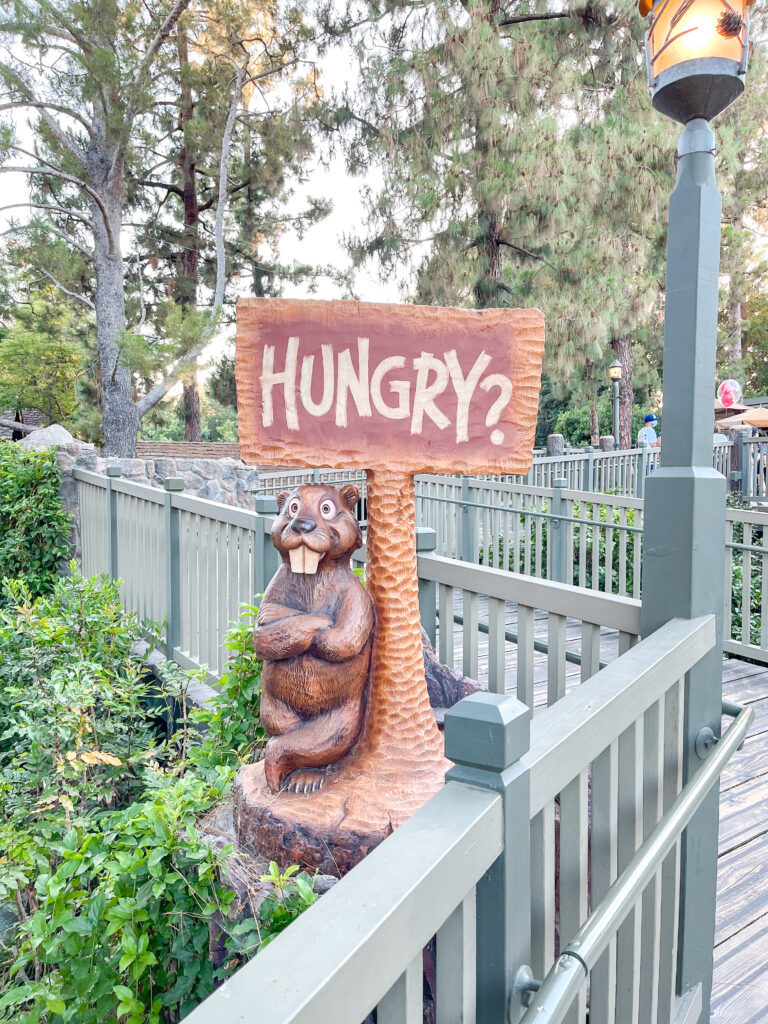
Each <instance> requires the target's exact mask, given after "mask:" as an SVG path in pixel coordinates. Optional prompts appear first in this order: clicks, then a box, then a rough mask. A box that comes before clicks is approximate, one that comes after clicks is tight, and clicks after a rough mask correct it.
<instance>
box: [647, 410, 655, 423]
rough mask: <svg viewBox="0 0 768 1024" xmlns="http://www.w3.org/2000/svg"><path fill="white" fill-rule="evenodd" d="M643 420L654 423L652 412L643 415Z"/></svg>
mask: <svg viewBox="0 0 768 1024" xmlns="http://www.w3.org/2000/svg"><path fill="white" fill-rule="evenodd" d="M645 422H646V423H655V422H656V417H655V416H654V415H653V413H652V412H649V413H648V415H647V416H646V417H645Z"/></svg>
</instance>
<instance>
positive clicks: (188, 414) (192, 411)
mask: <svg viewBox="0 0 768 1024" xmlns="http://www.w3.org/2000/svg"><path fill="white" fill-rule="evenodd" d="M183 383H184V393H183V398H182V404H183V408H184V440H185V441H201V440H202V433H201V426H202V423H201V413H200V392H199V391H198V389H197V377H196V376H195V375H194V374H190V376H188V377H185V378H184V382H183Z"/></svg>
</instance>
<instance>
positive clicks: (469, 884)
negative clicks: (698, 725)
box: [187, 617, 743, 1024]
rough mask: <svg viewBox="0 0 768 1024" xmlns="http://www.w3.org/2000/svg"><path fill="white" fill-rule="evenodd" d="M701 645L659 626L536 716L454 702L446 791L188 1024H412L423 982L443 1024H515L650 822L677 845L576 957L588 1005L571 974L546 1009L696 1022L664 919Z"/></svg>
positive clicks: (705, 638) (691, 633) (487, 700)
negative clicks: (586, 959)
mask: <svg viewBox="0 0 768 1024" xmlns="http://www.w3.org/2000/svg"><path fill="white" fill-rule="evenodd" d="M714 640H715V635H714V620H713V618H712V617H707V618H704V619H699V620H696V621H693V622H684V621H682V620H673V621H672V622H670V623H668V624H667V625H666V626H664V627H662V628H661V629H660V630H658V632H657V633H655V634H654V635H653V636H652V637H649V638H648V639H647V640H645V641H643V642H641V643H639V644H638V645H637V646H635V647H634V648H633V649H632V650H631V651H629V652H628V653H627V654H625V655H624V656H623V657H621V658H620V659H618V660H617V661H615V662H614V663H613V664H611V665H610V666H608V667H607V668H605V669H604V670H603V671H602V672H600V673H599V674H597V675H595V676H593V677H592V678H591V679H590V680H589V681H588V682H586V683H585V684H583V685H582V686H580V687H579V688H578V689H577V690H575V691H573V692H572V693H570V694H569V695H568V696H566V697H564V698H563V699H562V700H561V701H559V702H558V703H557V704H556V705H555V706H554V707H551V708H548V709H547V710H546V711H544V712H542V713H541V714H540V715H537V716H536V717H535V718H534V719H533V721H532V722H531V721H530V716H529V711H528V709H527V708H526V707H525V706H524V705H523V704H521V703H520V702H519V701H518V700H516V699H515V698H514V697H511V696H505V697H504V696H501V695H494V694H476V695H474V696H473V697H470V698H467V699H466V700H464V701H462V702H461V703H460V704H458V705H457V706H456V707H455V708H454V709H452V710H451V711H450V712H448V714H447V715H446V727H445V739H446V755H447V757H448V758H449V759H450V760H451V761H453V763H454V767H453V768H452V769H451V770H450V771H449V772H448V774H447V777H446V785H445V787H444V789H442V790H441V791H440V792H439V793H438V794H437V795H436V796H434V797H433V798H432V799H431V800H429V801H428V802H427V803H426V804H425V805H424V806H423V807H422V808H421V809H420V810H419V811H417V812H416V813H415V814H414V815H413V817H412V818H411V819H410V820H409V821H408V822H406V824H404V825H403V826H402V827H401V828H400V829H398V830H397V832H395V833H394V834H393V835H392V836H391V837H389V838H388V839H387V840H385V842H384V843H382V845H381V846H380V847H378V848H377V849H376V850H374V851H373V852H372V853H371V854H370V855H369V856H368V857H366V859H365V860H364V861H363V862H362V863H361V864H360V865H358V866H357V867H356V868H355V869H354V870H353V871H351V872H350V873H349V874H348V875H347V876H345V877H344V878H343V879H342V880H341V881H340V882H339V883H338V884H337V885H336V886H334V888H333V889H331V891H330V892H329V893H328V894H327V895H325V896H323V897H322V899H321V900H320V901H319V902H318V903H317V904H315V906H313V907H312V908H311V909H310V910H309V911H308V912H306V913H305V914H304V915H302V917H300V918H299V919H298V920H297V921H296V922H294V923H293V924H292V925H291V927H290V928H289V929H287V930H286V931H285V932H283V933H282V934H281V935H280V936H278V937H277V938H276V939H275V940H274V941H273V942H272V943H271V944H270V946H269V947H267V949H265V950H264V952H263V953H261V954H259V955H258V956H257V957H256V958H255V959H254V960H252V961H251V962H250V963H248V964H246V965H245V966H243V967H242V968H241V969H240V970H239V971H238V972H237V973H236V974H235V975H234V976H233V977H232V978H231V979H230V980H228V981H227V982H225V983H224V984H223V985H222V987H221V988H220V989H219V990H217V991H216V992H215V993H214V994H213V995H212V996H210V997H209V998H208V999H207V1000H206V1001H205V1002H204V1003H203V1004H201V1005H200V1006H199V1007H198V1008H197V1009H196V1010H194V1011H193V1012H192V1013H191V1014H190V1015H189V1017H188V1018H187V1020H188V1021H189V1022H190V1024H209V1022H211V1024H213V1022H215V1024H235V1022H243V1024H244V1022H253V1024H257V1022H258V1024H361V1022H362V1021H364V1020H368V1019H369V1017H368V1015H369V1014H370V1013H371V1012H372V1011H373V1010H374V1008H375V1009H376V1012H377V1018H376V1019H377V1022H378V1024H422V1022H423V1019H424V1003H425V994H426V998H427V999H429V1000H430V1001H431V1000H434V1002H435V1006H434V1007H433V1011H434V1013H435V1019H436V1020H437V1021H438V1022H440V1024H449V1022H475V1024H500V1022H504V1021H509V1022H511V1024H516V1022H518V1021H519V1020H520V1019H521V1017H522V1015H523V1014H524V1013H525V1012H526V1007H527V1006H528V1004H529V1003H530V1000H531V995H532V994H533V992H534V991H535V990H536V988H537V987H538V986H539V985H540V984H541V981H537V980H536V979H541V980H543V979H545V978H548V976H550V977H551V973H550V972H551V971H552V969H553V966H554V965H555V963H556V959H557V957H558V955H559V951H560V950H570V949H573V948H574V946H573V941H572V940H574V939H575V938H576V936H577V934H578V933H579V930H580V929H581V928H582V926H583V925H584V922H585V921H586V920H587V917H588V914H589V908H590V907H591V908H592V912H593V914H595V913H600V908H601V907H602V906H603V904H604V903H605V904H606V906H607V907H608V909H609V910H611V909H612V908H613V902H612V892H613V893H615V889H614V890H613V891H612V887H613V886H615V884H616V881H617V879H618V878H619V877H620V876H621V877H623V874H622V873H623V872H624V871H625V870H627V869H628V868H631V867H632V865H633V858H634V857H635V855H636V853H637V851H638V850H639V849H640V848H641V847H642V844H643V841H644V840H646V839H648V838H651V839H652V838H653V836H654V835H655V830H657V829H658V828H659V825H660V823H664V824H663V826H662V827H665V828H666V833H667V834H668V833H670V831H671V833H672V837H673V843H672V846H671V847H670V848H669V849H670V851H671V852H667V847H664V850H663V854H665V855H662V854H661V853H660V854H659V855H658V856H657V857H656V860H655V863H654V870H653V871H646V873H645V875H644V876H643V878H642V885H638V886H636V887H635V889H633V891H632V898H631V900H628V903H627V905H626V906H625V907H623V909H622V915H621V917H622V920H623V923H622V924H621V926H620V927H617V928H616V929H615V930H614V932H613V933H612V934H610V935H608V936H607V937H606V939H605V942H604V945H603V946H602V947H601V948H600V950H599V955H596V956H595V957H594V961H593V962H592V963H590V965H589V968H590V978H589V981H590V984H589V998H588V999H587V990H586V987H584V986H583V985H581V986H580V985H574V986H573V988H572V990H569V992H568V993H567V997H568V1001H567V1003H565V1004H563V1005H562V1010H563V1013H562V1015H561V1016H559V1017H558V1018H557V1019H558V1020H568V1021H573V1022H575V1024H585V1022H586V1020H587V1014H588V1015H589V1017H588V1019H589V1022H590V1024H608V1022H619V1021H621V1022H624V1021H627V1022H629V1021H637V1020H647V1021H649V1022H653V1024H672V1022H675V1024H684V1022H685V1024H693V1022H694V1021H695V1020H696V1019H697V1013H696V1011H697V1009H698V1008H700V1001H699V1003H698V1005H697V1002H696V996H697V990H693V991H689V992H679V991H678V986H677V980H676V963H677V953H678V946H679V945H681V944H682V943H684V942H686V941H687V942H692V943H694V944H695V942H696V936H695V935H694V934H691V933H690V932H689V931H688V930H686V922H685V920H679V919H678V906H679V902H678V891H679V886H680V877H681V863H680V857H679V854H678V847H677V845H676V841H677V840H678V839H679V835H680V831H681V830H682V827H683V823H682V822H680V821H679V820H678V819H677V818H675V817H674V812H675V801H676V800H677V799H678V798H679V794H680V793H681V792H682V791H683V779H682V751H683V746H684V743H685V742H686V741H685V738H684V729H683V721H684V713H685V709H684V706H683V687H682V684H681V679H682V677H683V676H684V674H685V673H686V671H687V670H688V669H689V668H691V667H692V666H693V665H694V664H695V663H696V662H697V661H698V660H699V659H700V658H701V657H702V656H703V655H704V654H705V653H706V652H707V651H708V650H710V649H711V647H712V645H713V644H714ZM742 725H743V723H742ZM731 739H732V738H731ZM732 746H734V744H733V743H731V744H730V747H732ZM730 747H729V752H730ZM721 760H722V758H721ZM717 767H718V769H720V768H721V767H722V765H721V764H718V765H717ZM707 781H708V783H709V784H710V785H711V784H713V783H714V782H715V781H716V779H715V778H714V777H713V778H712V779H709V777H708V779H707ZM558 834H559V840H556V835H558ZM433 939H434V944H433V943H432V940H433ZM561 959H562V958H561ZM557 963H558V967H556V968H555V970H556V971H558V972H559V974H560V975H562V974H564V973H565V967H563V966H562V965H561V960H559V961H557ZM709 964H711V955H710V957H709V958H708V957H707V956H706V955H705V956H704V957H703V959H702V975H703V974H704V973H706V971H707V970H708V969H709V966H708V965H709ZM572 969H573V970H575V971H579V972H582V967H581V965H580V964H579V963H578V962H577V961H576V960H575V959H573V965H572ZM578 980H581V981H582V982H583V980H584V975H583V972H582V973H581V975H580V976H579V979H578ZM551 987H552V986H551V982H549V981H547V987H546V988H545V990H544V994H545V995H546V992H547V991H548V990H549V989H551Z"/></svg>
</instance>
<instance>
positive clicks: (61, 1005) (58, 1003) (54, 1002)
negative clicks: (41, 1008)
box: [45, 997, 67, 1013]
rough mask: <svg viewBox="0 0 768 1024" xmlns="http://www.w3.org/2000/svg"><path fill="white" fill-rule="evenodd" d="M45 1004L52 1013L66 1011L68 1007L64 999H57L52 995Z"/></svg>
mask: <svg viewBox="0 0 768 1024" xmlns="http://www.w3.org/2000/svg"><path fill="white" fill-rule="evenodd" d="M45 1005H46V1007H47V1009H49V1010H50V1011H51V1013H64V1011H65V1010H66V1008H67V1004H66V1003H65V1002H64V1000H63V999H56V998H51V997H49V998H47V999H46V1000H45Z"/></svg>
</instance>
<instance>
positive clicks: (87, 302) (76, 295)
mask: <svg viewBox="0 0 768 1024" xmlns="http://www.w3.org/2000/svg"><path fill="white" fill-rule="evenodd" d="M39 269H40V273H41V274H45V276H46V277H47V278H50V280H51V281H53V283H54V284H55V285H56V287H57V288H60V289H61V291H63V292H64V294H65V295H71V296H72V298H73V299H79V300H80V301H81V302H84V303H85V305H86V306H88V307H89V308H90V309H93V310H95V309H96V307H95V306H94V304H93V303H92V302H91V300H90V299H89V298H88V296H87V295H81V294H80V293H79V292H71V291H70V290H69V288H65V287H64V285H63V284H62V283H61V281H57V280H56V278H55V277H54V276H53V274H51V273H49V272H48V271H47V270H46V269H45V267H40V268H39Z"/></svg>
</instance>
